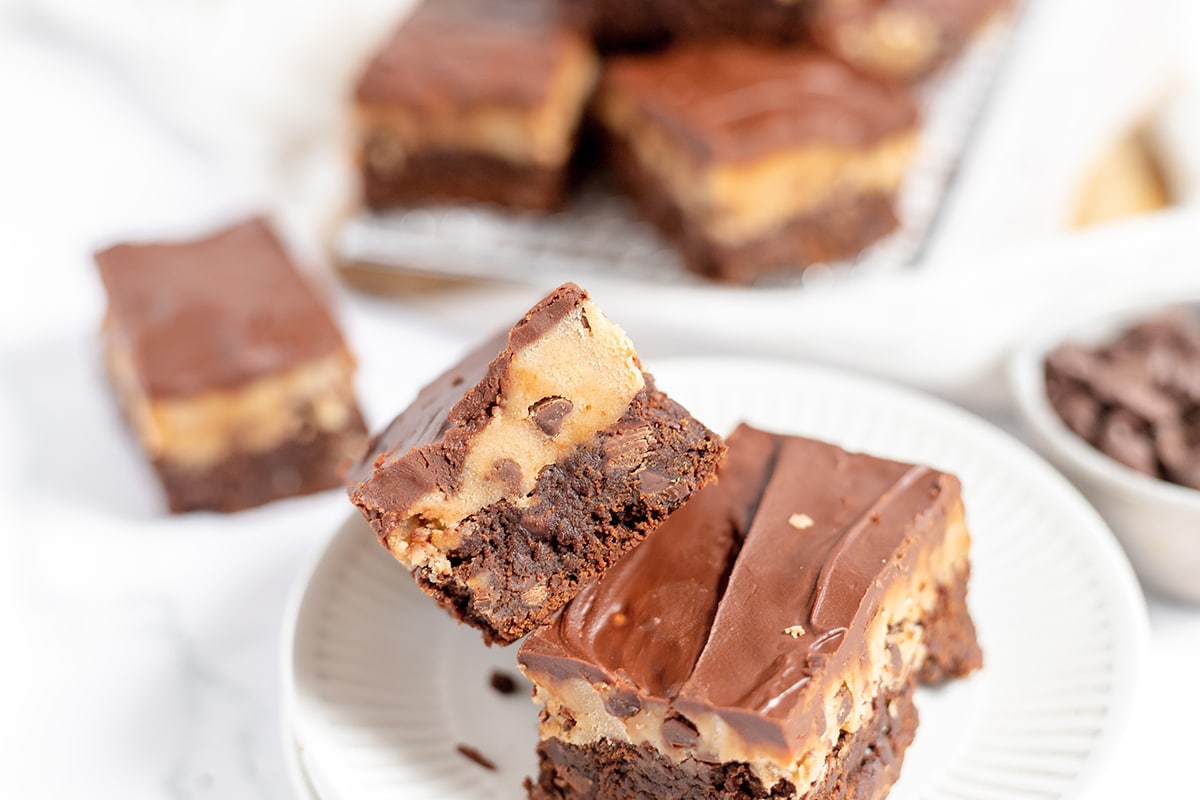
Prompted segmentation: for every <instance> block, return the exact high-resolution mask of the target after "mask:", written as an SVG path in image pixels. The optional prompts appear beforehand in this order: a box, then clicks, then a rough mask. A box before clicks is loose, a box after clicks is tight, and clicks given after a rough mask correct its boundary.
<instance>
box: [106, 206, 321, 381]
mask: <svg viewBox="0 0 1200 800" xmlns="http://www.w3.org/2000/svg"><path fill="white" fill-rule="evenodd" d="M96 264H97V266H98V267H99V269H100V277H101V280H103V282H104V287H105V289H106V290H107V292H108V318H109V323H108V325H109V328H108V330H109V333H110V335H112V336H114V337H118V338H119V339H120V340H121V342H122V344H123V345H124V346H125V347H127V348H128V351H129V353H130V356H131V358H132V360H133V366H134V369H135V371H136V373H137V375H138V377H139V380H140V382H141V384H142V388H143V390H144V391H145V392H146V394H147V395H149V396H150V397H152V398H155V397H186V396H189V395H194V394H198V393H200V392H205V391H210V390H213V389H228V388H233V387H237V386H239V385H242V384H245V383H247V382H249V381H251V380H254V379H256V378H261V377H264V376H267V375H272V374H274V373H277V372H280V371H282V370H286V369H289V368H294V367H299V366H301V365H303V364H305V363H307V362H309V361H312V360H314V359H317V358H320V357H322V356H327V355H330V354H331V353H335V352H337V351H338V350H340V349H342V348H343V347H344V344H343V341H342V336H341V334H340V333H339V331H338V329H337V326H336V324H335V323H334V321H333V318H332V317H331V316H330V314H329V311H328V310H327V309H326V307H325V305H324V304H323V303H322V302H321V300H320V298H318V296H317V294H316V292H314V291H313V289H312V287H311V286H309V284H308V283H307V282H306V281H305V280H304V279H303V278H302V277H301V276H300V274H299V273H298V272H297V271H296V269H295V267H294V266H293V265H292V262H291V261H290V260H289V258H288V256H287V253H286V252H284V249H283V246H282V245H281V244H280V243H279V240H278V239H277V238H276V237H275V235H274V234H273V233H272V232H271V229H270V228H269V227H268V225H267V224H266V222H264V221H263V220H261V219H255V220H250V221H248V222H244V223H241V224H239V225H235V226H233V227H231V228H228V229H226V230H223V231H220V232H218V233H216V234H213V235H212V236H209V237H207V238H204V239H197V240H194V241H188V242H177V243H170V244H120V245H116V246H115V247H110V248H108V249H107V250H103V251H101V252H99V253H97V254H96Z"/></svg>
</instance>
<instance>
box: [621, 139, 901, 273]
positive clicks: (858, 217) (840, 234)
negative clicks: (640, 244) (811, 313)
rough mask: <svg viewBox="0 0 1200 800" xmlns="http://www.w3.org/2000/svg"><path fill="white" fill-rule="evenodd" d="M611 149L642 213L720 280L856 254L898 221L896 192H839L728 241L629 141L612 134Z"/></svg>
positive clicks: (692, 263) (690, 261)
mask: <svg viewBox="0 0 1200 800" xmlns="http://www.w3.org/2000/svg"><path fill="white" fill-rule="evenodd" d="M607 149H608V152H609V160H610V163H611V164H612V165H613V170H614V172H615V173H616V174H617V177H618V178H619V179H620V181H621V183H622V184H623V185H624V186H625V188H626V189H627V191H628V192H629V193H630V195H632V196H633V199H634V201H635V202H636V203H637V205H638V207H639V208H640V209H641V211H642V214H643V215H644V216H645V217H646V218H647V219H648V220H649V221H650V222H651V223H653V224H654V226H655V227H656V228H658V230H659V231H660V232H661V233H662V234H663V235H664V236H665V237H666V238H667V239H669V240H670V241H671V242H672V244H674V246H675V248H676V249H677V250H678V251H679V253H680V255H681V256H682V257H683V260H684V263H685V264H686V265H687V266H688V268H690V269H691V270H693V271H695V272H698V273H700V274H701V275H705V276H707V277H709V278H713V279H715V280H718V281H723V282H726V283H742V284H748V283H753V282H754V281H756V280H758V279H759V278H762V277H765V276H768V275H772V274H776V273H781V272H787V271H800V270H802V269H804V268H806V267H808V266H811V265H813V264H821V263H829V262H833V261H840V260H842V259H846V258H851V257H853V256H857V255H858V254H859V253H861V252H862V251H863V250H864V249H865V248H866V247H867V246H869V245H871V244H873V243H874V242H876V241H878V240H879V239H881V238H883V237H884V236H886V235H887V234H889V233H891V232H892V231H893V230H895V228H896V225H897V221H896V213H895V209H894V204H893V198H892V196H891V195H884V194H871V195H861V196H858V195H855V196H836V197H831V198H830V200H829V201H828V202H827V203H825V204H824V205H823V206H822V207H821V208H820V209H819V210H818V211H815V212H813V213H810V214H805V215H803V216H799V217H795V218H793V219H792V220H791V221H790V222H788V223H786V224H784V225H783V226H781V227H779V228H777V229H776V230H774V231H773V232H771V233H770V234H768V235H766V236H762V237H759V238H757V239H752V240H750V241H748V242H745V243H742V244H738V245H732V246H731V245H724V244H721V243H718V242H714V241H712V240H711V239H709V238H708V237H707V236H706V235H705V234H704V232H703V231H701V230H700V229H699V228H697V227H695V226H693V225H692V224H691V222H690V221H689V220H688V219H687V218H686V217H685V216H684V214H683V212H682V211H681V210H680V208H679V206H677V205H676V204H675V201H674V200H673V199H671V197H670V196H669V195H667V193H666V192H665V191H664V190H663V189H662V187H661V186H660V185H659V183H658V181H657V180H655V178H654V176H652V175H650V174H648V173H647V172H646V171H645V170H643V169H642V168H641V165H640V164H638V162H637V159H636V158H635V157H634V155H633V153H632V152H631V151H630V149H629V147H628V145H626V144H625V143H624V142H623V141H621V140H620V139H618V138H616V137H610V138H609V140H608V142H607Z"/></svg>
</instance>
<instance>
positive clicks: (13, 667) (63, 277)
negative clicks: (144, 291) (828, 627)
mask: <svg viewBox="0 0 1200 800" xmlns="http://www.w3.org/2000/svg"><path fill="white" fill-rule="evenodd" d="M108 66H109V65H108V63H107V61H106V57H105V55H104V54H103V53H102V52H97V51H95V50H93V49H89V48H88V47H87V46H86V43H85V44H84V45H81V44H80V42H79V41H78V40H77V38H75V37H73V36H72V35H64V34H62V33H60V32H59V31H58V30H56V29H54V28H52V27H49V26H47V25H45V24H41V23H37V22H30V21H28V19H26V20H25V21H22V22H19V23H13V24H8V23H6V22H5V20H4V19H3V18H2V17H0V109H4V111H3V112H2V113H0V120H2V122H0V145H2V146H0V264H3V268H0V545H2V549H0V630H3V631H4V632H5V634H6V640H5V643H4V644H5V646H4V647H3V649H0V653H3V658H2V660H0V678H2V680H0V747H3V750H2V751H0V752H3V753H4V754H5V755H4V757H2V758H0V765H2V766H0V796H4V797H22V798H42V797H45V798H66V797H94V796H97V795H99V796H102V797H121V798H126V799H128V800H133V799H136V798H158V797H173V798H193V797H194V798H202V797H221V798H276V797H279V798H282V797H289V796H291V790H290V788H289V786H288V784H287V781H286V778H285V773H284V768H283V761H282V757H281V751H280V740H281V731H280V729H279V719H278V711H279V696H278V695H279V681H278V661H279V658H278V652H277V650H278V645H279V639H280V631H279V627H280V623H281V618H282V612H283V608H284V604H285V602H286V598H287V596H288V593H289V591H290V587H291V584H292V582H293V579H294V577H295V576H296V575H297V574H298V572H299V570H300V569H301V567H302V565H303V564H304V563H305V561H306V560H307V559H308V558H309V557H310V556H311V554H312V553H313V552H314V551H315V549H316V548H317V547H319V545H320V544H321V543H322V542H323V541H324V539H325V538H326V537H327V536H328V535H329V534H330V533H331V532H332V531H333V530H334V528H335V527H336V525H337V523H338V522H339V521H340V520H341V519H342V517H343V516H344V515H345V514H346V513H348V511H349V506H348V504H347V503H346V502H345V500H344V499H343V498H342V497H341V496H340V495H339V494H338V493H336V492H332V493H326V494H324V495H320V496H316V497H311V498H303V499H298V500H291V501H285V502H280V503H276V504H274V505H271V506H268V507H265V508H262V509H258V510H254V511H250V512H245V513H242V514H238V515H234V516H229V517H219V516H215V515H208V514H194V515H188V516H183V517H175V518H172V517H169V516H167V515H165V514H164V513H163V512H162V509H161V501H160V498H159V496H158V494H157V491H156V488H155V485H154V482H153V480H152V476H151V475H150V472H149V470H148V468H147V467H146V465H145V464H144V463H143V461H142V460H141V458H140V455H139V453H138V451H137V449H136V448H135V446H134V445H133V444H132V442H131V441H130V439H129V437H128V436H127V435H126V432H125V430H124V429H123V427H122V425H121V423H120V420H119V416H118V414H117V412H116V409H115V407H114V404H113V402H112V399H111V397H110V395H109V394H108V392H107V389H106V385H105V383H104V381H103V378H102V374H101V370H100V366H99V361H98V358H97V349H96V346H97V345H96V339H95V336H94V333H95V330H96V327H97V324H98V322H99V318H100V315H101V313H102V305H103V301H102V296H101V293H100V290H99V285H98V282H97V281H96V280H95V277H94V275H93V271H92V267H91V264H90V261H89V258H88V254H89V252H90V251H91V250H92V249H93V248H94V247H95V246H97V245H99V244H103V243H106V242H108V241H111V240H112V239H113V238H114V237H116V236H119V235H121V234H123V233H124V232H127V231H139V230H143V231H144V230H169V229H188V228H191V229H195V228H198V227H203V226H204V225H205V224H206V223H207V222H209V221H211V220H216V219H221V218H224V217H227V216H230V215H232V214H235V213H238V212H239V211H241V210H244V209H247V208H250V207H253V206H254V205H255V204H256V203H258V202H262V201H263V200H264V196H263V188H262V185H261V181H259V180H257V179H256V180H247V179H246V177H245V176H244V174H243V173H242V172H241V170H240V169H239V168H238V166H237V164H236V162H231V161H230V160H229V159H227V158H225V157H223V154H222V151H221V149H220V148H219V147H215V146H213V143H212V142H211V141H206V140H203V139H201V140H196V139H195V138H189V136H188V135H187V131H181V130H180V129H179V128H178V126H177V125H176V124H175V121H173V120H172V119H171V118H170V117H164V116H163V115H162V114H160V113H159V111H158V109H157V107H156V106H154V105H153V104H152V103H150V102H148V101H147V99H146V97H145V96H144V95H142V94H139V93H138V92H137V91H134V90H133V89H131V88H130V87H131V86H132V85H136V84H131V83H130V82H129V81H125V80H121V79H120V78H119V77H118V75H117V74H116V73H114V72H113V71H112V70H110V69H109V68H108ZM996 169H998V167H997V166H995V165H992V166H990V167H989V170H992V171H994V170H996ZM1002 210H1003V209H1002ZM964 213H965V212H964ZM1004 219H1006V220H1008V222H1006V225H1009V226H1010V227H1011V217H1004ZM971 224H975V225H978V224H980V223H979V218H978V217H977V218H975V219H974V221H973V222H972V223H971ZM1039 224H1047V223H1046V221H1045V220H1042V221H1041V222H1040V223H1039ZM964 225H965V226H966V227H967V228H969V225H967V224H966V223H964ZM1000 233H1003V236H1004V237H1005V238H1006V240H1007V239H1011V238H1013V235H1012V231H1011V230H1010V229H1008V228H1006V229H1005V230H1003V231H1001V232H1000ZM1000 233H997V234H996V235H997V236H999V235H1000ZM1039 233H1040V232H1039ZM959 249H961V246H960V248H959ZM1195 257H1196V256H1195V254H1194V251H1193V255H1192V256H1191V259H1192V263H1193V264H1194V262H1195ZM329 288H330V291H331V293H332V295H333V297H334V298H335V302H336V303H337V306H338V309H339V312H340V313H341V315H342V317H343V319H344V322H345V326H346V329H347V335H348V336H349V338H350V341H351V342H352V344H353V345H354V347H355V348H356V349H357V351H358V353H359V356H360V362H361V372H360V375H361V379H360V389H361V392H362V396H363V399H364V404H365V406H366V411H367V414H368V416H369V418H370V420H371V421H372V423H374V424H376V425H377V424H379V423H381V422H382V421H384V420H385V419H386V418H387V416H388V415H390V414H391V413H392V412H394V411H395V410H396V409H397V408H398V407H399V406H400V405H402V404H403V402H404V401H405V400H406V398H407V397H408V396H410V395H411V394H412V393H413V392H415V390H416V389H417V388H418V387H419V385H420V384H421V383H422V381H423V380H425V379H427V378H428V377H430V376H432V374H434V373H435V372H436V371H438V370H439V368H440V367H441V366H443V365H444V364H445V363H447V362H448V360H450V359H451V358H453V357H454V356H455V355H456V354H457V353H459V352H460V351H461V350H462V349H463V348H465V347H466V346H467V345H468V344H469V343H470V342H471V341H472V340H473V339H474V338H475V337H476V336H477V335H478V334H480V333H483V332H485V331H486V330H487V329H488V328H489V326H490V325H491V324H492V322H493V321H494V320H495V319H497V318H498V316H497V315H500V316H509V315H511V313H512V312H514V311H516V310H519V309H521V308H523V307H524V305H525V304H526V303H527V302H528V301H529V300H531V299H532V298H533V296H534V294H535V292H533V291H531V290H518V289H506V290H498V289H491V290H486V289H473V290H470V291H465V292H463V293H462V294H460V295H457V296H455V297H454V298H449V297H446V296H441V295H435V296H430V295H421V296H413V297H408V298H406V299H403V300H382V299H375V298H369V297H364V296H360V295H354V294H351V293H347V292H345V291H343V290H341V289H339V288H338V287H336V286H334V285H332V283H330V285H329ZM600 299H601V301H602V304H603V301H604V298H603V297H601V298H600ZM613 299H614V300H618V298H613ZM619 300H620V302H618V303H615V304H616V305H619V306H621V307H622V308H623V309H629V310H627V311H625V312H624V313H626V314H628V317H627V318H625V319H622V321H623V322H627V323H628V324H629V327H631V328H632V329H633V331H634V333H635V335H636V336H637V338H638V340H639V344H640V345H641V348H642V350H643V351H644V352H646V353H647V354H648V355H649V356H650V357H651V358H652V357H653V356H654V355H656V354H667V353H676V352H685V351H688V350H691V349H694V348H695V347H696V342H697V341H704V340H703V339H695V338H694V337H693V335H692V334H690V333H688V332H682V331H656V330H654V329H653V326H651V325H649V324H648V323H647V315H646V314H644V313H641V314H634V313H633V309H636V308H637V304H636V303H634V302H631V301H630V300H629V299H628V298H619ZM452 301H453V302H452ZM458 302H461V303H463V304H464V305H463V306H461V307H460V308H466V309H470V310H471V312H470V314H464V313H461V311H460V312H459V313H454V314H451V313H450V312H451V311H452V310H453V303H458ZM647 302H648V303H652V300H650V301H647ZM642 308H652V305H650V304H643V306H642ZM448 319H453V320H454V321H455V322H456V323H459V324H465V325H466V327H465V328H462V329H455V328H453V327H451V326H450V325H448V324H447V320H448ZM709 341H711V340H709ZM722 346H723V347H724V348H726V349H735V348H736V343H730V342H724V343H722ZM846 356H847V360H850V361H853V358H852V356H853V354H852V353H847V354H846ZM826 357H827V358H828V359H829V360H837V354H836V353H835V354H826ZM992 400H993V402H992V403H990V404H989V405H990V406H991V407H992V408H993V409H994V408H998V407H999V406H1000V404H1001V398H998V397H993V398H992ZM995 413H998V414H999V416H998V420H999V421H1001V422H1004V420H1005V418H1004V417H1003V413H1002V412H995ZM1198 527H1200V521H1198ZM1198 580H1200V577H1198ZM1150 609H1151V624H1152V630H1153V652H1152V657H1151V662H1150V664H1149V668H1148V670H1147V676H1146V681H1145V685H1144V686H1143V687H1142V688H1143V692H1142V697H1141V701H1140V704H1139V708H1138V711H1137V714H1136V716H1135V719H1134V722H1133V725H1132V726H1131V729H1130V736H1129V737H1128V740H1127V757H1126V758H1122V759H1119V760H1118V761H1117V762H1115V763H1113V764H1112V765H1110V775H1109V779H1108V780H1107V781H1106V782H1105V784H1104V785H1105V786H1106V787H1108V789H1110V791H1109V792H1107V793H1106V796H1111V797H1114V798H1115V797H1129V796H1173V797H1175V796H1188V793H1189V792H1194V791H1196V790H1195V787H1194V784H1192V783H1189V782H1187V781H1188V780H1189V779H1188V778H1187V773H1188V770H1187V765H1188V764H1189V763H1190V761H1189V759H1190V758H1191V757H1192V751H1193V749H1194V744H1195V742H1196V741H1197V740H1198V737H1200V734H1198V733H1197V731H1196V729H1195V727H1194V726H1195V720H1196V719H1198V718H1200V700H1198V699H1197V697H1196V694H1195V692H1194V690H1193V689H1192V683H1193V680H1192V678H1193V675H1194V670H1195V666H1194V665H1195V664H1196V663H1197V661H1198V660H1200V609H1188V608H1180V607H1176V606H1173V605H1171V604H1168V603H1164V602H1160V601H1157V600H1152V601H1151V603H1150ZM1180 687H1182V689H1181V688H1180ZM1147 770H1149V773H1147Z"/></svg>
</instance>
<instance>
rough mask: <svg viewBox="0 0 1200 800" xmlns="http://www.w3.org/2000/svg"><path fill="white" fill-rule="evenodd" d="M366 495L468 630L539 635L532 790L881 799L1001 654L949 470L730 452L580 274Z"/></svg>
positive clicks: (482, 367) (426, 415)
mask: <svg viewBox="0 0 1200 800" xmlns="http://www.w3.org/2000/svg"><path fill="white" fill-rule="evenodd" d="M726 444H727V445H728V447H726ZM722 459H724V460H723V463H719V462H722ZM714 473H715V478H716V480H715V481H714V480H713V478H714ZM349 492H350V497H351V500H352V501H353V502H354V504H355V505H356V506H358V508H359V510H360V511H361V512H362V514H363V516H364V518H365V519H366V520H367V521H368V522H369V523H370V525H371V527H372V529H373V530H374V533H375V535H376V536H377V537H378V539H379V541H380V543H381V544H382V545H383V546H384V547H385V548H387V549H388V550H389V551H390V552H391V553H392V554H393V555H394V556H395V558H396V559H397V560H398V561H399V562H401V563H402V564H403V565H404V566H405V567H406V568H407V569H408V570H409V571H410V572H411V573H412V576H413V578H414V579H415V580H416V582H417V583H418V585H420V586H421V588H422V589H423V590H424V591H425V592H426V593H428V594H429V595H431V596H432V597H433V598H434V599H435V600H436V601H437V602H438V603H439V604H440V605H442V606H443V607H444V608H445V609H447V610H448V611H449V612H450V613H451V615H453V616H454V617H455V618H457V619H458V620H460V621H461V622H464V623H467V624H469V625H473V626H474V627H476V628H478V629H479V630H480V631H481V632H482V634H483V638H484V640H485V641H486V642H488V643H489V644H490V643H501V644H508V643H512V642H514V641H516V640H517V639H519V638H520V637H522V636H526V638H525V641H524V644H523V645H522V646H521V648H520V651H519V653H518V661H519V663H520V666H521V669H522V670H523V671H524V673H525V675H526V676H527V677H528V678H529V679H530V680H531V681H532V682H533V684H534V698H535V700H536V701H537V703H538V704H539V705H540V706H541V738H542V741H541V744H540V745H539V748H538V754H539V759H540V771H539V774H538V776H537V777H536V778H534V779H531V780H530V781H529V782H528V784H527V786H528V790H529V795H530V797H531V798H532V800H576V799H580V800H582V799H583V798H587V799H588V800H593V799H594V800H600V798H640V799H641V800H654V798H660V797H662V798H668V797H670V798H678V797H688V798H705V797H713V798H718V797H719V798H767V797H771V798H800V797H805V798H832V797H856V798H862V799H863V800H868V799H870V798H881V797H883V796H884V795H885V794H886V793H887V791H888V789H889V788H890V787H891V785H892V783H894V782H895V780H896V779H897V777H898V776H899V773H900V766H901V762H902V760H903V756H904V751H905V749H906V748H907V747H908V745H909V743H910V742H911V741H912V739H913V736H914V732H915V729H916V725H917V712H916V709H915V707H914V706H913V702H912V695H913V689H914V687H915V685H916V684H917V683H918V682H935V681H941V680H944V679H947V678H954V677H960V676H963V675H965V674H967V673H969V672H970V671H971V670H973V669H975V668H977V667H978V666H979V665H980V663H981V655H980V651H979V648H978V645H977V644H976V641H975V631H974V627H973V624H972V622H971V618H970V615H969V613H968V610H967V605H966V591H967V578H968V575H969V572H970V566H969V561H968V547H969V542H970V536H969V534H968V532H967V528H966V524H965V522H964V515H963V507H962V501H961V497H960V489H959V484H958V481H957V480H956V479H955V478H954V477H953V476H952V475H949V474H946V473H942V472H938V471H936V470H933V469H930V468H927V467H922V466H917V465H911V464H903V463H898V462H894V461H887V460H883V459H879V458H874V457H872V456H868V455H862V454H856V453H848V452H846V451H844V450H842V449H841V448H838V447H836V446H834V445H831V444H826V443H823V442H819V441H815V440H812V439H805V438H800V437H795V436H780V435H776V434H771V433H767V432H764V431H760V430H756V429H753V428H750V427H747V426H742V427H740V428H739V429H738V430H737V431H735V432H734V433H733V435H732V436H730V437H729V440H728V442H727V443H723V442H722V441H721V439H720V437H718V436H717V435H716V434H714V433H713V432H712V431H710V430H708V429H707V428H705V427H704V425H703V424H701V423H700V422H699V421H697V420H696V419H694V418H693V417H692V416H691V415H690V414H689V413H688V412H687V411H686V410H684V409H683V408H682V407H681V406H679V405H678V404H677V403H675V402H674V401H672V400H670V399H669V398H668V397H667V396H666V395H664V394H663V393H662V392H661V391H660V390H659V389H658V388H657V387H656V386H655V384H654V381H653V379H652V378H651V376H649V375H647V374H646V373H645V372H644V371H643V370H642V367H641V364H640V362H639V360H638V357H637V354H636V353H635V352H634V350H633V347H632V345H631V344H630V342H629V340H628V339H627V338H626V336H625V335H624V333H623V332H622V331H621V330H620V328H618V327H617V326H616V325H614V324H613V323H612V322H610V321H609V320H608V319H607V318H605V316H604V315H603V313H602V312H601V311H600V310H599V309H598V308H597V307H596V306H595V304H594V303H592V301H591V300H590V299H589V298H588V296H587V294H586V293H585V292H584V291H583V290H581V289H580V288H579V287H577V286H574V285H573V284H566V285H564V286H561V287H559V288H558V289H557V290H555V291H554V292H552V293H551V294H550V295H548V296H547V297H546V298H545V299H543V300H542V301H541V302H540V303H538V304H537V305H536V306H534V308H533V309H532V310H530V311H529V313H527V314H526V315H525V316H524V317H523V318H522V319H521V320H520V321H519V322H518V323H517V324H516V325H515V326H514V327H513V328H512V330H511V331H509V332H508V333H507V334H506V335H504V336H501V337H499V338H497V339H494V340H492V341H489V342H487V343H485V344H484V345H482V346H481V347H480V348H478V349H477V350H476V351H474V352H472V353H471V354H469V355H468V356H467V357H466V358H465V359H464V360H463V361H462V362H461V363H459V364H458V365H456V366H455V367H454V368H452V369H451V370H449V371H448V372H446V373H445V374H444V375H442V376H441V377H440V378H438V379H437V380H436V381H434V382H433V383H432V384H430V385H429V386H428V387H427V388H426V389H424V390H423V391H422V392H421V393H420V394H419V395H418V396H417V398H416V400H415V401H414V402H413V404H412V405H411V406H410V407H409V408H408V409H407V410H406V411H404V412H403V413H402V414H400V415H399V416H398V417H397V418H396V420H395V421H394V422H392V424H391V425H389V426H388V427H387V428H386V429H385V430H384V431H383V432H382V433H381V434H380V435H379V436H377V437H376V439H375V440H374V442H373V443H372V445H371V447H370V450H369V452H368V454H367V456H366V457H365V458H364V459H363V460H362V461H361V463H359V464H358V465H357V467H356V468H355V469H354V470H353V471H352V473H351V477H350V479H349Z"/></svg>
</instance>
